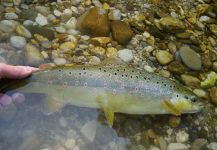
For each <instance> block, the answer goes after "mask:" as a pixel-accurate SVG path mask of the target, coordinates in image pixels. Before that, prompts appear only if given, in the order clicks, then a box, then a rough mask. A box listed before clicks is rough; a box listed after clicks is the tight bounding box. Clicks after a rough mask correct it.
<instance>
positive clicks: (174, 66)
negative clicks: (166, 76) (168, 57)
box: [167, 61, 186, 74]
mask: <svg viewBox="0 0 217 150" xmlns="http://www.w3.org/2000/svg"><path fill="white" fill-rule="evenodd" d="M167 69H168V70H169V71H170V72H172V73H174V74H182V73H185V71H186V69H185V67H184V66H183V65H182V64H181V63H180V62H179V61H173V62H172V63H170V64H169V65H168V67H167Z"/></svg>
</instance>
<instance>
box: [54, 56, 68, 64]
mask: <svg viewBox="0 0 217 150" xmlns="http://www.w3.org/2000/svg"><path fill="white" fill-rule="evenodd" d="M54 63H55V64H56V65H57V66H61V65H65V64H66V59H65V58H55V59H54Z"/></svg>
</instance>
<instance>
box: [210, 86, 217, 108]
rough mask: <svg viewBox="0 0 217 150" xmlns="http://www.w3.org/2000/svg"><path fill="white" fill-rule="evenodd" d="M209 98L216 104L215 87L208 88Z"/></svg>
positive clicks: (216, 88)
mask: <svg viewBox="0 0 217 150" xmlns="http://www.w3.org/2000/svg"><path fill="white" fill-rule="evenodd" d="M210 98H211V102H212V103H213V104H215V105H217V87H213V88H211V89H210Z"/></svg>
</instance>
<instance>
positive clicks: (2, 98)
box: [0, 93, 12, 106]
mask: <svg viewBox="0 0 217 150" xmlns="http://www.w3.org/2000/svg"><path fill="white" fill-rule="evenodd" d="M11 103H12V99H11V97H10V96H8V95H6V94H1V93H0V104H1V105H2V106H8V105H10V104H11Z"/></svg>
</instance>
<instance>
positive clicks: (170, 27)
mask: <svg viewBox="0 0 217 150" xmlns="http://www.w3.org/2000/svg"><path fill="white" fill-rule="evenodd" d="M159 24H160V27H161V29H162V30H164V31H166V32H170V33H177V32H182V31H184V30H185V25H184V23H183V22H182V21H181V20H179V19H176V18H173V17H163V18H161V19H160V21H159Z"/></svg>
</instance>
